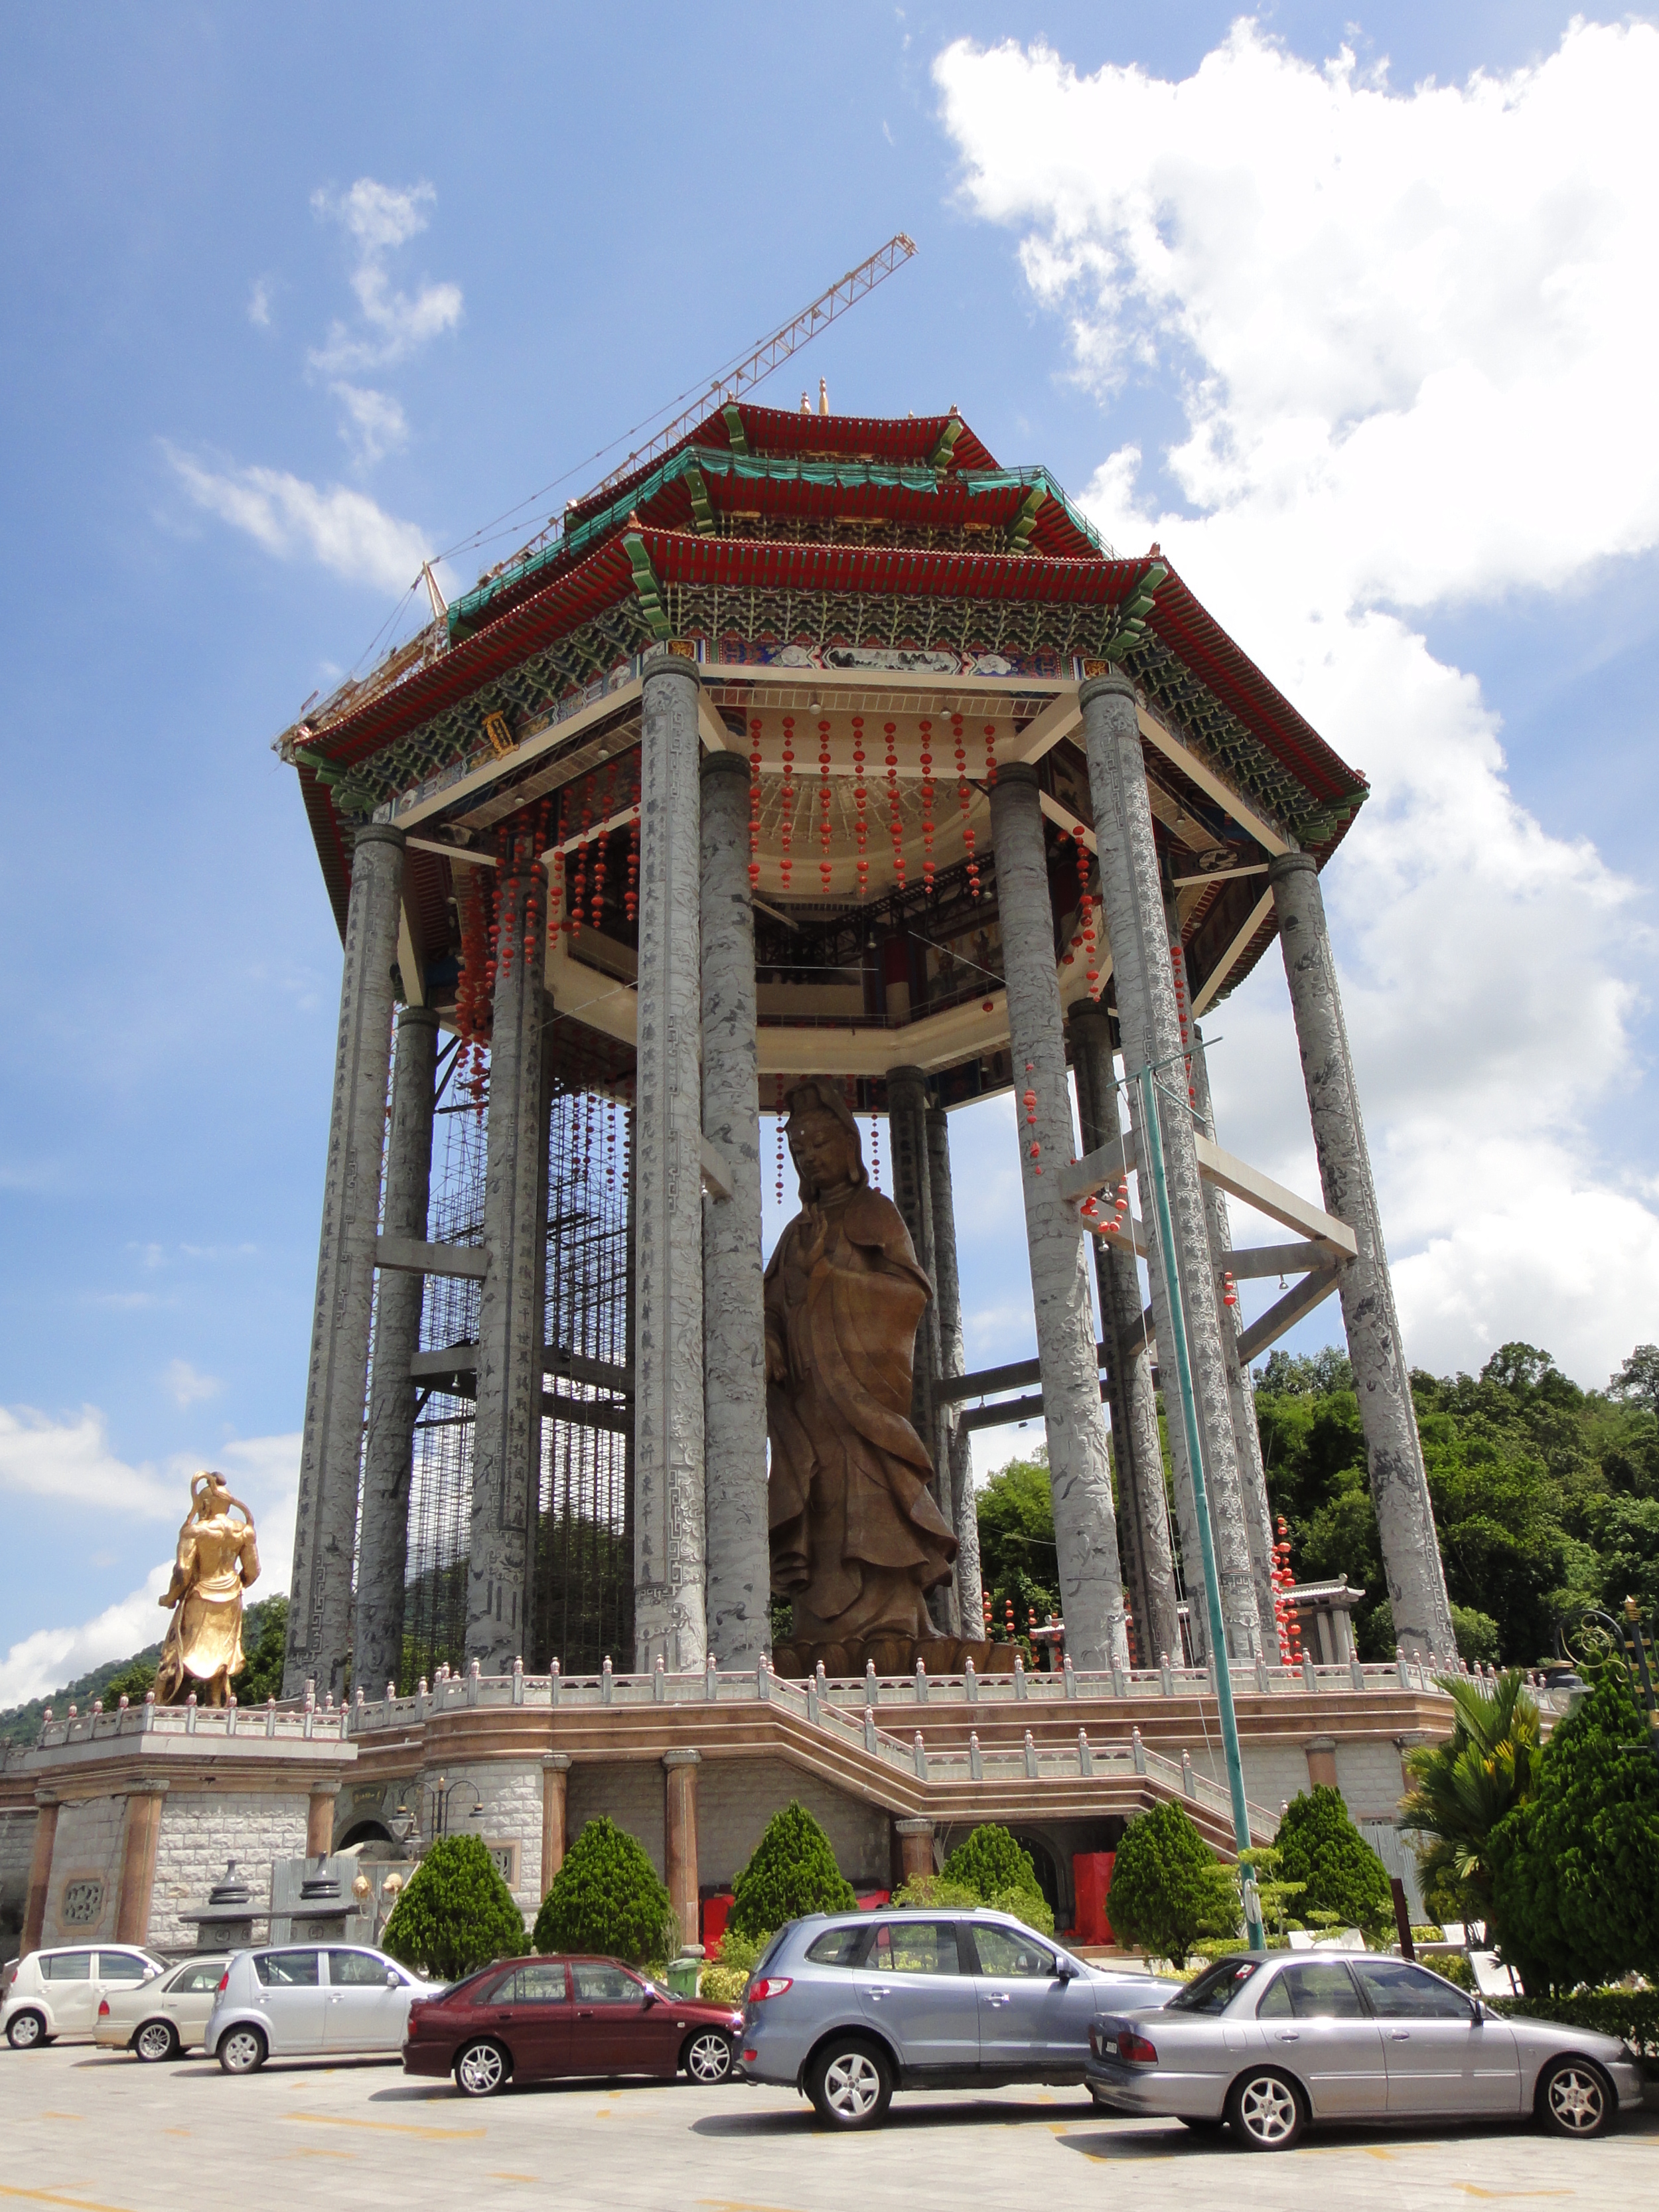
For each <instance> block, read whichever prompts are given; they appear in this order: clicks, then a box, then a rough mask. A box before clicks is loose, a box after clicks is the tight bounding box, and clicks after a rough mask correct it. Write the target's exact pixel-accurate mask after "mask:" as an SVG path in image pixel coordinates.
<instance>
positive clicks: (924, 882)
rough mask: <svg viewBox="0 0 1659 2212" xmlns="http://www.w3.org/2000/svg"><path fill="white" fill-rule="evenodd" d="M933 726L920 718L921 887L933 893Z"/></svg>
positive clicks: (924, 718) (925, 718) (924, 717)
mask: <svg viewBox="0 0 1659 2212" xmlns="http://www.w3.org/2000/svg"><path fill="white" fill-rule="evenodd" d="M932 748H933V724H932V722H931V721H929V720H928V719H927V716H926V715H925V714H924V715H923V716H922V719H921V888H922V890H923V891H924V892H925V893H926V894H927V896H928V897H929V898H931V897H932V896H933V750H932Z"/></svg>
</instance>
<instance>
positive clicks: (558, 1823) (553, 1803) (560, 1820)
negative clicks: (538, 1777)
mask: <svg viewBox="0 0 1659 2212" xmlns="http://www.w3.org/2000/svg"><path fill="white" fill-rule="evenodd" d="M569 1784H570V1759H569V1757H568V1753H564V1752H562V1751H550V1752H547V1753H544V1755H543V1758H542V1882H541V1889H542V1895H543V1896H544V1897H545V1896H546V1895H547V1893H548V1891H549V1890H550V1889H551V1888H552V1887H553V1877H554V1875H556V1874H557V1872H558V1871H559V1869H560V1868H561V1867H562V1865H563V1864H564V1854H565V1850H566V1845H567V1836H566V1831H565V1805H566V1802H567V1797H568V1790H569Z"/></svg>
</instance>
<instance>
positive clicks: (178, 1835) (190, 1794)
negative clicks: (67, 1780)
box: [47, 1790, 310, 1951]
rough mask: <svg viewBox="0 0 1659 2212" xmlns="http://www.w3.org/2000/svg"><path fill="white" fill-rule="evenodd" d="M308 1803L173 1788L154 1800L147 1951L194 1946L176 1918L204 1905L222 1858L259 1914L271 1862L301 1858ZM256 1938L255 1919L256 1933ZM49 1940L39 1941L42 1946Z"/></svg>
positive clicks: (273, 1795)
mask: <svg viewBox="0 0 1659 2212" xmlns="http://www.w3.org/2000/svg"><path fill="white" fill-rule="evenodd" d="M309 1802H310V1801H309V1799H308V1798H307V1796H306V1794H305V1793H304V1792H303V1791H302V1790H301V1791H288V1790H280V1791H279V1790H169V1791H168V1792H167V1796H165V1797H164V1798H163V1799H162V1800H161V1835H160V1838H159V1839H158V1841H157V1844H156V1851H155V1890H154V1892H153V1893H152V1894H151V1899H150V1909H149V1944H150V1947H151V1948H152V1949H155V1950H161V1951H189V1950H193V1949H194V1948H195V1945H196V1928H195V1923H193V1922H191V1921H186V1920H181V1919H180V1918H179V1914H180V1912H181V1911H184V1910H185V1908H186V1907H188V1906H190V1905H205V1904H206V1902H207V1895H208V1892H209V1891H210V1889H211V1888H212V1887H213V1885H214V1883H215V1882H216V1881H218V1880H219V1879H220V1877H221V1876H222V1875H223V1873H224V1870H225V1862H226V1860H227V1859H230V1858H234V1860H235V1862H236V1871H237V1872H238V1874H240V1875H241V1876H242V1877H243V1879H244V1880H245V1881H246V1883H247V1885H248V1887H249V1888H250V1889H251V1890H252V1893H253V1901H254V1903H255V1905H258V1906H259V1907H260V1908H261V1909H262V1910H263V1908H264V1906H266V1905H268V1904H269V1903H270V1870H271V1868H272V1867H273V1866H274V1865H275V1863H276V1861H277V1860H278V1859H286V1858H293V1857H298V1856H300V1855H301V1854H302V1853H303V1852H304V1850H305V1847H306V1814H307V1806H308V1804H309ZM70 1809H71V1808H70V1807H69V1806H67V1805H66V1806H65V1807H64V1811H63V1813H62V1814H61V1815H60V1816H59V1820H58V1849H57V1850H56V1852H54V1854H53V1860H52V1863H53V1887H54V1888H56V1887H58V1882H57V1878H56V1869H57V1866H58V1861H59V1860H60V1859H61V1858H62V1857H63V1851H64V1841H63V1837H64V1820H67V1819H68V1817H69V1814H70ZM263 1933H264V1929H263V1927H262V1926H261V1925H260V1924H259V1923H257V1922H256V1923H255V1926H254V1934H255V1936H261V1935H263ZM51 1940H52V1939H51V1938H50V1937H48V1938H47V1941H48V1942H50V1941H51Z"/></svg>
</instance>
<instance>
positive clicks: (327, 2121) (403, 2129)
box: [283, 2112, 489, 2142]
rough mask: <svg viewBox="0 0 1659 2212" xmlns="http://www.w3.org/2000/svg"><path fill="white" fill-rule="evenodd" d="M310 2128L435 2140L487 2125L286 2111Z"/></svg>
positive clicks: (455, 2138)
mask: <svg viewBox="0 0 1659 2212" xmlns="http://www.w3.org/2000/svg"><path fill="white" fill-rule="evenodd" d="M283 2118H284V2119H285V2120H298V2121H300V2122H301V2124H302V2125H304V2126H306V2127H308V2128H368V2129H370V2130H372V2131H373V2132H374V2134H375V2135H381V2136H424V2137H425V2138H426V2139H427V2141H428V2142H469V2141H476V2140H477V2137H478V2136H483V2135H487V2134H488V2133H489V2130H488V2129H487V2128H415V2127H410V2124H409V2123H408V2122H407V2121H406V2120H353V2119H349V2118H346V2116H345V2115H344V2114H343V2113H341V2112H284V2113H283Z"/></svg>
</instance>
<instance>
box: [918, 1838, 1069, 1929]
mask: <svg viewBox="0 0 1659 2212" xmlns="http://www.w3.org/2000/svg"><path fill="white" fill-rule="evenodd" d="M941 1878H942V1879H943V1880H944V1881H947V1882H951V1883H954V1884H956V1885H957V1886H958V1887H961V1888H963V1889H965V1890H969V1891H971V1892H972V1893H973V1895H974V1897H975V1899H976V1900H977V1901H978V1903H980V1904H981V1905H990V1906H991V1907H992V1909H993V1910H994V1911H997V1912H1007V1913H1011V1914H1012V1916H1013V1917H1014V1918H1015V1919H1017V1920H1023V1921H1024V1923H1025V1924H1026V1926H1027V1927H1028V1928H1035V1929H1036V1930H1037V1931H1038V1933H1039V1934H1041V1935H1044V1936H1052V1935H1053V1934H1054V1911H1053V1909H1052V1907H1051V1906H1050V1905H1049V1903H1048V1899H1047V1898H1045V1897H1044V1895H1043V1894H1042V1888H1041V1887H1040V1886H1039V1884H1038V1881H1037V1878H1036V1867H1035V1866H1034V1865H1033V1864H1032V1863H1031V1854H1030V1852H1029V1851H1028V1850H1026V1849H1025V1848H1024V1845H1023V1844H1018V1843H1016V1842H1015V1840H1014V1838H1013V1837H1012V1834H1011V1833H1010V1832H1009V1831H1008V1830H1007V1829H1006V1828H1005V1827H1003V1826H1000V1824H999V1823H998V1822H996V1821H994V1820H986V1821H982V1822H981V1825H980V1826H978V1827H977V1828H975V1830H974V1832H973V1833H972V1834H971V1835H970V1836H969V1837H968V1838H966V1839H965V1840H964V1841H963V1842H962V1843H959V1844H957V1847H956V1849H955V1850H953V1851H952V1852H951V1856H950V1857H949V1858H948V1859H946V1860H945V1867H944V1872H943V1875H942V1877H941Z"/></svg>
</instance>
